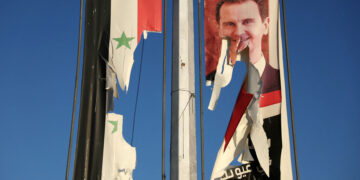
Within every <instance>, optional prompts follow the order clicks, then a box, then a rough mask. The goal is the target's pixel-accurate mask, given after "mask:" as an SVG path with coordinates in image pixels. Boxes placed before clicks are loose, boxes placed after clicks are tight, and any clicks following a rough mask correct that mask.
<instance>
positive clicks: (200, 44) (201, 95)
mask: <svg viewBox="0 0 360 180" xmlns="http://www.w3.org/2000/svg"><path fill="white" fill-rule="evenodd" d="M198 13H199V14H198V19H199V84H200V131H201V132H200V134H201V179H202V180H204V118H203V114H204V112H203V108H204V106H203V86H202V85H203V83H202V78H203V75H202V48H201V46H202V43H201V30H202V28H201V27H202V25H201V0H199V1H198Z"/></svg>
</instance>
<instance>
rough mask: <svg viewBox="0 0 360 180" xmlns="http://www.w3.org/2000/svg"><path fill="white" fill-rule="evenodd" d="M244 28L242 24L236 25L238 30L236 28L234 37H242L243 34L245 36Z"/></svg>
mask: <svg viewBox="0 0 360 180" xmlns="http://www.w3.org/2000/svg"><path fill="white" fill-rule="evenodd" d="M244 32H245V31H244V26H243V25H241V24H237V25H236V28H235V31H234V35H235V36H236V37H240V36H241V35H242V34H244Z"/></svg>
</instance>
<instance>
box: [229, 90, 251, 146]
mask: <svg viewBox="0 0 360 180" xmlns="http://www.w3.org/2000/svg"><path fill="white" fill-rule="evenodd" d="M252 97H253V95H252V94H249V93H246V91H245V90H244V85H243V86H242V87H241V90H240V92H239V95H238V98H237V100H236V103H235V107H234V110H233V113H232V115H231V118H230V122H229V125H228V127H227V130H226V133H225V146H224V151H225V149H226V147H227V145H228V144H229V142H230V139H231V137H232V136H233V135H234V132H235V130H236V127H237V126H238V124H239V122H240V119H241V117H242V116H243V114H244V112H245V110H246V108H247V107H248V105H249V103H250V101H251V99H252Z"/></svg>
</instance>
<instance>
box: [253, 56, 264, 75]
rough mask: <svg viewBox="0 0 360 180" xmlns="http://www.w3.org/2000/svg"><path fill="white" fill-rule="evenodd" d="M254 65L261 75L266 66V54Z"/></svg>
mask: <svg viewBox="0 0 360 180" xmlns="http://www.w3.org/2000/svg"><path fill="white" fill-rule="evenodd" d="M254 66H255V68H256V69H257V70H258V71H259V75H260V77H261V76H262V74H263V72H264V69H265V66H266V60H265V58H264V55H262V56H261V58H260V60H259V61H258V62H256V63H255V64H254Z"/></svg>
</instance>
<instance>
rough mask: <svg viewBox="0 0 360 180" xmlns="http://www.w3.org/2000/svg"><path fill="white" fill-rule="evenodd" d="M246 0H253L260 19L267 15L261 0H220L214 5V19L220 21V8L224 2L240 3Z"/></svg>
mask: <svg viewBox="0 0 360 180" xmlns="http://www.w3.org/2000/svg"><path fill="white" fill-rule="evenodd" d="M246 1H254V2H255V3H256V4H257V5H258V9H259V13H260V16H261V20H264V19H265V18H266V17H267V14H266V9H265V6H264V1H263V0H220V1H219V3H218V4H217V5H216V21H217V22H218V23H219V22H220V8H221V6H222V5H223V4H224V3H242V2H246Z"/></svg>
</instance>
